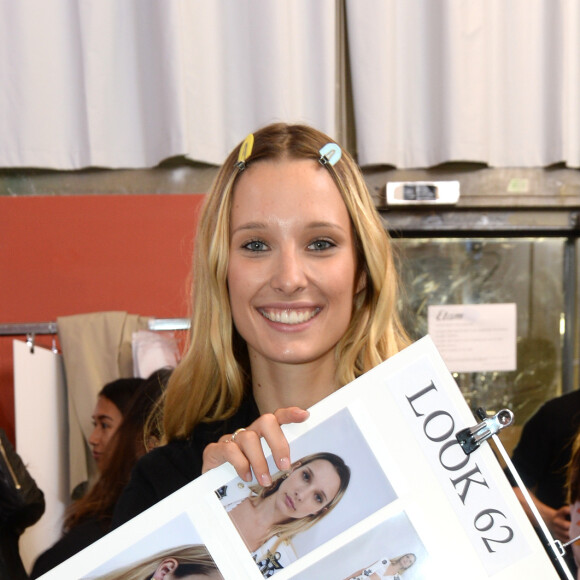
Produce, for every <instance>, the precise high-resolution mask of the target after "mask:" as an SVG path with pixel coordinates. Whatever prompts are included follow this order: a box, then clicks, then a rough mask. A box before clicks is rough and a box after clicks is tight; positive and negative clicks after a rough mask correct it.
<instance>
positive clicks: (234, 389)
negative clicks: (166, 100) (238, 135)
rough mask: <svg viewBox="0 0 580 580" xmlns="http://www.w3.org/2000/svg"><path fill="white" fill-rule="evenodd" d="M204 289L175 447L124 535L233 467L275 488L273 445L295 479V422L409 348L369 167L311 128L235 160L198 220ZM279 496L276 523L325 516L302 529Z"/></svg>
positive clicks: (181, 380) (195, 306)
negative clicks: (144, 514) (189, 487)
mask: <svg viewBox="0 0 580 580" xmlns="http://www.w3.org/2000/svg"><path fill="white" fill-rule="evenodd" d="M192 279H193V282H194V286H193V288H192V290H193V301H192V313H193V314H192V324H191V333H190V338H189V346H188V349H187V352H186V354H185V355H184V356H183V358H182V360H181V362H180V364H179V365H178V367H177V368H176V369H175V370H174V372H173V374H172V377H171V381H170V383H169V385H168V389H167V394H166V400H165V406H164V415H163V422H164V428H165V439H166V442H167V444H166V445H164V446H162V447H159V448H158V449H156V450H154V451H152V452H151V453H149V454H148V455H146V456H145V457H144V458H143V459H142V460H140V462H139V463H138V464H137V466H136V468H135V470H134V472H133V477H132V480H131V482H130V483H129V485H128V486H127V488H126V489H125V492H124V494H123V496H122V497H121V499H120V500H119V502H118V504H117V508H116V512H115V517H114V524H115V525H119V524H121V523H123V522H124V521H126V520H128V519H129V518H131V517H133V516H135V515H137V514H138V513H140V512H141V511H143V510H145V509H147V508H148V507H150V506H151V505H153V504H154V503H156V502H157V501H159V500H161V499H163V498H164V497H166V496H167V495H169V494H170V493H172V492H174V491H175V490H177V489H179V488H180V487H182V486H183V485H185V484H187V483H188V482H189V481H191V480H193V479H195V478H196V477H198V476H199V475H200V474H201V473H202V472H204V471H207V470H209V469H212V468H214V467H216V466H218V465H221V464H222V463H225V462H229V463H231V464H232V465H233V466H234V468H235V469H236V472H237V473H238V475H239V476H240V477H241V478H242V480H243V481H245V482H249V481H251V480H252V471H253V472H254V475H255V477H256V480H257V481H258V482H259V484H260V485H261V486H262V487H263V488H264V489H269V488H270V486H271V485H272V484H273V479H275V478H276V475H275V476H274V478H273V477H272V475H270V471H269V468H268V463H267V461H266V458H265V456H264V452H263V448H262V444H261V441H260V439H261V438H262V437H263V438H264V439H265V440H266V442H267V444H268V446H269V448H270V449H271V450H272V456H273V460H274V462H275V464H276V467H277V469H279V470H281V471H286V472H288V470H290V469H291V467H292V463H291V459H290V448H289V445H288V442H287V440H286V438H285V436H284V433H283V432H282V430H281V428H280V427H281V425H283V424H286V423H292V422H303V421H305V420H306V419H307V418H308V416H309V413H308V411H307V408H308V407H310V406H311V405H313V404H314V403H317V402H318V401H320V400H321V399H323V398H324V397H326V396H327V395H329V394H331V393H333V392H334V391H336V390H337V389H339V388H340V387H342V386H343V385H345V384H347V383H349V382H351V381H352V380H354V379H355V378H356V377H358V376H360V375H361V374H363V373H364V372H366V371H368V370H370V369H371V368H373V367H374V366H376V365H377V364H379V363H380V362H382V361H383V360H385V359H386V358H388V357H389V356H391V355H393V354H395V353H397V352H398V351H399V350H401V349H402V348H403V347H405V346H406V345H407V344H408V343H409V340H408V338H407V335H406V333H405V331H404V330H403V329H402V326H401V324H400V321H399V316H398V313H397V301H398V276H397V273H396V271H395V268H394V260H393V252H392V248H391V243H390V239H389V236H388V234H387V233H386V232H385V230H384V228H383V226H382V223H381V220H380V218H379V216H378V214H377V212H376V209H375V206H374V204H373V201H372V199H371V197H370V195H369V193H368V190H367V188H366V185H365V183H364V180H363V178H362V175H361V173H360V170H359V169H358V167H357V166H356V164H355V162H354V161H353V159H352V157H351V156H350V155H349V154H348V153H347V152H346V151H344V150H342V149H341V148H340V147H339V145H338V144H336V143H334V142H333V141H332V139H330V137H328V136H327V135H324V134H323V133H321V132H319V131H317V130H315V129H312V128H310V127H306V126H303V125H286V124H282V123H279V124H274V125H269V126H267V127H264V128H263V129H260V130H259V131H257V132H256V133H254V134H253V135H250V136H248V138H247V139H246V140H245V141H244V142H243V143H240V145H239V146H238V147H236V148H235V149H234V150H233V151H232V152H231V154H230V155H229V157H228V158H227V159H226V161H225V162H224V164H223V166H222V167H221V169H220V171H219V173H218V176H217V178H216V181H215V183H214V185H213V187H212V189H211V191H210V193H209V194H208V196H207V198H206V201H205V205H204V208H203V211H202V215H201V218H200V221H199V223H198V229H197V236H196V243H195V256H194V267H193V276H192ZM234 432H235V435H232V433H234ZM324 466H326V468H328V462H327V461H322V460H321V461H319V462H317V463H311V464H310V468H309V470H310V471H309V470H306V469H303V470H302V471H301V468H298V469H296V468H297V466H296V465H294V470H293V471H292V475H293V477H292V479H290V478H288V479H290V482H294V481H295V480H294V477H296V478H297V477H298V474H302V477H306V478H307V477H309V474H310V476H312V477H313V481H314V480H316V476H317V475H318V473H317V472H318V471H319V469H320V468H323V469H324ZM302 467H304V465H302ZM333 469H334V467H333ZM327 470H328V469H327ZM294 473H296V475H294ZM331 473H332V470H330V473H329V475H330V474H331ZM160 474H162V476H160ZM290 482H288V483H286V484H284V486H282V485H280V488H281V489H286V486H289V485H290ZM341 485H342V484H341ZM318 493H320V497H326V500H324V501H327V500H328V498H330V497H331V496H332V497H333V498H334V500H335V501H336V498H338V497H339V496H340V492H338V493H337V494H336V495H334V490H333V489H332V488H329V489H326V488H321V489H319V490H318ZM274 498H275V500H276V501H274V499H272V500H268V501H267V503H265V504H264V505H266V506H269V505H272V509H274V508H275V509H276V510H277V517H276V518H275V519H276V520H278V519H280V520H281V519H282V513H284V517H288V518H289V519H295V520H302V519H303V520H306V519H308V518H311V517H314V516H313V514H312V513H310V512H309V513H308V514H306V517H304V518H297V517H296V518H291V517H290V513H291V512H292V511H293V510H294V509H296V511H297V512H298V509H297V504H296V502H294V500H293V499H292V496H291V495H290V494H289V493H288V494H287V495H282V492H280V495H277V494H276V495H275V496H274ZM266 499H267V498H266ZM270 502H272V504H270ZM331 504H332V500H330V501H329V502H328V507H329V508H330V506H331ZM244 509H250V508H249V507H248V506H244ZM252 509H255V508H253V507H252ZM301 509H302V506H301ZM278 512H279V513H278ZM316 513H317V514H318V511H317V512H316ZM322 513H324V512H320V514H322ZM320 514H319V515H320ZM278 516H280V518H278ZM272 523H274V522H272ZM272 533H274V534H275V535H276V534H278V533H279V532H272V531H271V530H270V531H268V532H266V530H265V529H264V530H261V532H260V533H259V534H258V533H256V537H255V538H253V539H252V541H251V542H248V543H249V544H250V545H252V546H255V545H256V544H257V543H259V542H263V541H264V538H266V537H269V536H270V537H272V536H271V534H272Z"/></svg>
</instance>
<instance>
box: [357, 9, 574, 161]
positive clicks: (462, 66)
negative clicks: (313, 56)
mask: <svg viewBox="0 0 580 580" xmlns="http://www.w3.org/2000/svg"><path fill="white" fill-rule="evenodd" d="M578 6H579V2H578V0H489V1H486V2H483V1H478V0H442V1H441V2H431V1H429V0H390V1H384V0H369V1H367V2H357V1H356V0H346V8H347V10H346V24H347V30H348V39H349V46H350V50H351V53H350V54H351V68H352V78H353V106H354V117H355V119H354V123H355V127H356V132H357V143H358V153H359V162H360V163H361V164H362V165H369V164H389V165H393V166H395V167H400V168H411V167H431V166H434V165H437V164H440V163H444V162H447V161H472V162H481V163H486V164H488V165H490V166H494V167H510V166H517V167H537V166H546V165H551V164H554V163H559V162H565V163H567V164H568V165H569V166H571V167H578V166H580V157H579V155H578V148H579V146H580V124H579V122H578V115H579V111H580V100H579V99H578V95H579V94H578V91H579V89H580V83H579V73H578V71H579V69H580V50H579V46H578V37H579V33H580V18H579V8H578Z"/></svg>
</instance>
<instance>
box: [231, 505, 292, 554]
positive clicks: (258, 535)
mask: <svg viewBox="0 0 580 580" xmlns="http://www.w3.org/2000/svg"><path fill="white" fill-rule="evenodd" d="M230 517H231V518H232V521H233V522H234V524H235V525H236V527H237V528H238V530H240V532H241V535H242V538H243V539H244V542H245V544H246V546H247V548H248V550H250V551H251V552H255V551H256V550H257V549H258V548H259V547H260V546H261V545H262V544H264V543H266V542H267V541H268V540H269V539H270V538H271V537H272V528H273V527H274V526H275V525H276V524H279V523H281V522H282V521H283V518H282V517H281V514H280V512H278V511H277V509H276V502H275V498H274V496H270V497H267V498H265V499H263V500H262V501H260V502H258V503H253V502H252V501H251V500H250V499H249V498H246V499H245V500H244V501H242V502H241V503H240V504H239V505H238V506H236V507H235V508H234V509H232V510H231V511H230Z"/></svg>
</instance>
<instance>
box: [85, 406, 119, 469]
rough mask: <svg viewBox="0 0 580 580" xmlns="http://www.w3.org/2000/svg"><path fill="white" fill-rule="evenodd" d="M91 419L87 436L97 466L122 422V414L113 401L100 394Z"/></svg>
mask: <svg viewBox="0 0 580 580" xmlns="http://www.w3.org/2000/svg"><path fill="white" fill-rule="evenodd" d="M92 420H93V431H92V433H91V436H90V437H89V444H90V445H91V447H92V449H93V457H94V458H95V461H96V462H97V467H100V465H101V464H102V461H103V458H104V454H105V449H106V448H107V445H108V443H109V440H110V439H111V437H112V436H113V435H114V433H115V431H117V429H118V428H119V426H120V425H121V423H122V422H123V415H122V413H121V411H119V408H118V407H117V405H115V403H113V402H112V401H111V400H110V399H107V397H103V396H100V397H99V398H98V399H97V404H96V406H95V410H94V411H93V415H92Z"/></svg>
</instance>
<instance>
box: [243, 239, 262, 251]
mask: <svg viewBox="0 0 580 580" xmlns="http://www.w3.org/2000/svg"><path fill="white" fill-rule="evenodd" d="M243 247H244V248H245V249H246V250H250V252H263V251H264V250H266V249H267V248H266V244H265V243H264V242H262V241H260V240H252V241H251V242H248V243H247V244H244V246H243Z"/></svg>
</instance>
